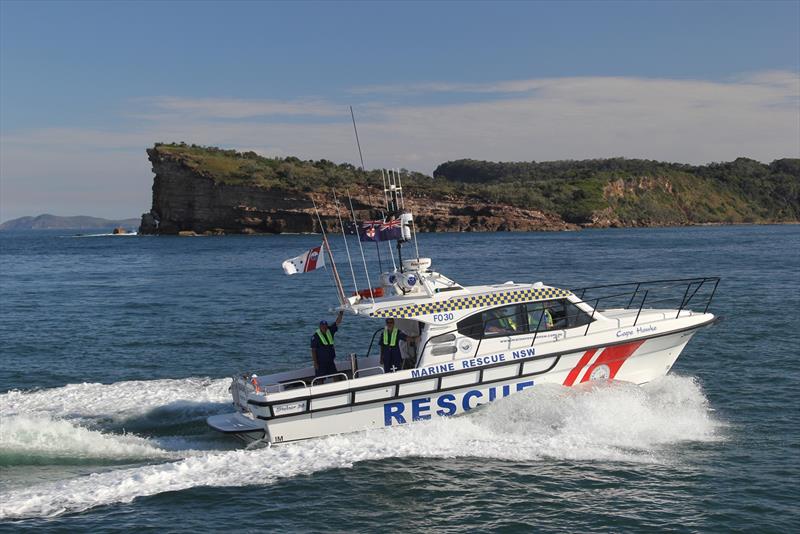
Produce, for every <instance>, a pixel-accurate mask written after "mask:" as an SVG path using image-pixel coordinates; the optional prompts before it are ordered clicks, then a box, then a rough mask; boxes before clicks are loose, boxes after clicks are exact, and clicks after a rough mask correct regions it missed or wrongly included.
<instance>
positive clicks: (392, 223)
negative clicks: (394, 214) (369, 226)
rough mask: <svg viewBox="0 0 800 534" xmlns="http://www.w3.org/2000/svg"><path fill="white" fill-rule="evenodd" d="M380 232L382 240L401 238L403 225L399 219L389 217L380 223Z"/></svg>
mask: <svg viewBox="0 0 800 534" xmlns="http://www.w3.org/2000/svg"><path fill="white" fill-rule="evenodd" d="M380 234H381V240H382V241H390V240H392V239H403V227H402V224H401V222H400V219H391V220H389V221H386V222H384V223H381V226H380Z"/></svg>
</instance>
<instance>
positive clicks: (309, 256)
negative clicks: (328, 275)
mask: <svg viewBox="0 0 800 534" xmlns="http://www.w3.org/2000/svg"><path fill="white" fill-rule="evenodd" d="M324 266H325V255H324V254H322V245H320V246H318V247H314V248H312V249H311V250H308V251H306V252H304V253H303V254H300V255H299V256H297V257H296V258H290V259H288V260H286V261H285V262H283V264H282V267H283V272H285V273H286V274H297V273H307V272H309V271H313V270H315V269H319V268H320V267H324Z"/></svg>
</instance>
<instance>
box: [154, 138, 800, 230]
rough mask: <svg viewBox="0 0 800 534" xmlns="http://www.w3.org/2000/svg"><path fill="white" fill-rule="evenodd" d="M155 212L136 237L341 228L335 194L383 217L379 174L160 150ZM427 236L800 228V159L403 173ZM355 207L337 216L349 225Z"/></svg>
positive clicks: (179, 147)
mask: <svg viewBox="0 0 800 534" xmlns="http://www.w3.org/2000/svg"><path fill="white" fill-rule="evenodd" d="M147 154H148V156H149V158H150V161H151V162H152V164H153V172H154V173H155V180H154V181H153V206H152V209H151V211H150V213H147V214H145V215H143V216H142V224H141V228H140V232H141V233H150V234H177V233H180V232H196V233H219V234H224V233H235V234H249V233H282V232H292V233H300V232H318V231H319V226H320V224H319V222H318V221H317V218H316V215H315V213H314V209H313V205H314V203H316V204H317V206H318V207H319V211H320V215H321V219H322V224H323V225H325V227H326V228H327V229H328V230H329V231H332V232H337V231H339V230H340V227H339V223H338V218H337V214H336V206H335V204H334V203H333V202H332V193H331V191H332V189H336V190H337V191H339V192H340V193H342V192H344V191H346V190H349V191H350V193H351V194H352V195H353V204H354V207H355V209H356V210H357V218H358V219H359V220H365V219H372V218H375V217H376V216H377V213H376V212H375V211H371V210H370V206H372V207H378V206H379V203H380V202H381V201H382V200H383V178H382V176H381V172H380V171H367V172H365V173H364V172H360V171H357V170H356V169H355V168H354V167H353V166H352V165H349V164H346V163H345V164H338V165H337V164H335V163H333V162H330V161H327V160H318V161H302V160H299V159H297V158H293V157H288V158H264V157H261V156H259V155H258V154H255V153H254V152H244V153H240V152H236V151H234V150H222V149H218V148H213V147H201V146H195V145H186V144H183V143H181V144H157V145H155V147H153V148H151V149H149V150H148V151H147ZM400 175H401V177H402V182H403V186H404V189H405V193H406V207H407V208H410V209H412V210H413V212H414V215H415V220H416V222H417V227H418V229H419V230H421V231H430V232H433V231H436V232H486V231H489V232H492V231H536V230H573V229H577V228H579V227H596V228H602V227H609V226H614V227H627V226H672V225H690V224H709V223H711V224H715V223H716V224H725V223H770V222H797V221H798V220H800V159H781V160H776V161H774V162H772V163H770V164H768V165H767V164H763V163H760V162H757V161H754V160H749V159H746V158H739V159H737V160H735V161H732V162H728V163H714V164H709V165H702V166H692V165H684V164H679V163H665V162H658V161H650V160H626V159H622V158H615V159H601V160H583V161H552V162H541V163H536V162H511V163H493V162H486V161H474V160H458V161H454V162H448V163H444V164H442V165H440V166H439V167H438V168H437V169H436V171H435V172H434V175H433V177H430V176H425V175H423V174H420V173H414V172H409V171H406V170H401V172H400ZM347 211H348V210H345V211H343V213H342V216H343V217H344V218H345V219H348V218H349V214H348V213H347Z"/></svg>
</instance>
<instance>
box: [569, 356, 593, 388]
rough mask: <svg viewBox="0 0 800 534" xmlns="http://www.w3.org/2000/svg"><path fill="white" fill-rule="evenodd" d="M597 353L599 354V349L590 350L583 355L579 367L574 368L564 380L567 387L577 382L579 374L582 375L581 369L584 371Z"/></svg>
mask: <svg viewBox="0 0 800 534" xmlns="http://www.w3.org/2000/svg"><path fill="white" fill-rule="evenodd" d="M595 352H597V349H590V350H587V351H586V352H584V353H583V356H581V359H580V361H578V365H576V366H575V367H573V368H572V371H570V372H569V374H568V375H567V379H566V380H564V385H565V386H571V385H572V384H573V383H574V382H575V379H576V378H578V375H579V374H581V369H583V368H584V367H585V366H586V364H587V363H589V360H591V359H592V356H594V353H595Z"/></svg>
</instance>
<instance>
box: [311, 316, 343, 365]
mask: <svg viewBox="0 0 800 534" xmlns="http://www.w3.org/2000/svg"><path fill="white" fill-rule="evenodd" d="M343 316H344V312H341V311H340V312H339V315H337V316H336V320H335V321H334V322H333V324H332V325H328V321H324V320H323V321H320V322H319V328H317V331H316V332H314V335H313V336H311V360H312V361H313V362H314V376H327V375H332V374H336V373H337V372H338V371H337V369H336V363H335V362H334V361H333V360H335V359H336V349H335V347H334V343H333V342H334V338H333V336H334V335H335V334H336V331H337V330H339V325H340V324H342V317H343ZM334 379H335V378H334Z"/></svg>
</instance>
